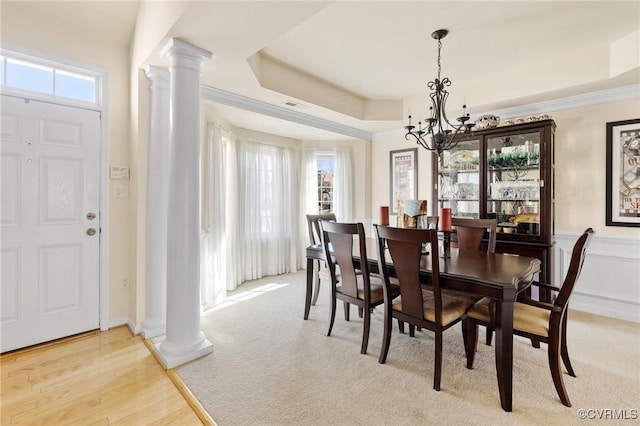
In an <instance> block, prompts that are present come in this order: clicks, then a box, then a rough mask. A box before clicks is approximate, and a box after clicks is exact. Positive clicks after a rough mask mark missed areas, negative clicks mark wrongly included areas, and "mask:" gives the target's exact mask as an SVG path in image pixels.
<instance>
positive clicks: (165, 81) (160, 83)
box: [144, 65, 171, 89]
mask: <svg viewBox="0 0 640 426" xmlns="http://www.w3.org/2000/svg"><path fill="white" fill-rule="evenodd" d="M144 73H145V74H146V76H147V78H148V79H149V81H150V82H151V87H158V88H160V89H166V88H168V87H169V82H170V81H171V74H170V73H169V70H168V69H166V68H162V67H157V66H155V65H148V66H147V67H146V68H145V69H144Z"/></svg>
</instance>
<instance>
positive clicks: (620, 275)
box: [554, 231, 640, 323]
mask: <svg viewBox="0 0 640 426" xmlns="http://www.w3.org/2000/svg"><path fill="white" fill-rule="evenodd" d="M579 235H580V233H576V232H563V231H560V232H556V235H555V240H556V245H555V250H554V282H555V283H556V284H558V285H559V284H562V281H563V280H564V276H565V274H566V272H567V268H568V266H569V260H570V259H571V251H572V249H573V245H574V243H575V241H576V240H577V239H578V237H579ZM569 304H570V307H571V309H575V310H578V311H584V312H590V313H593V314H598V315H603V316H607V317H612V318H618V319H623V320H627V321H633V322H637V323H640V239H639V238H637V237H628V236H622V235H611V234H608V235H607V234H600V233H596V234H595V235H594V236H593V238H592V240H591V244H590V245H589V247H588V249H587V255H586V258H585V261H584V266H583V269H582V274H581V275H580V278H579V279H578V282H577V283H576V286H575V288H574V289H573V294H572V295H571V299H570V302H569Z"/></svg>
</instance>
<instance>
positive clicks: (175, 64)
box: [156, 39, 213, 368]
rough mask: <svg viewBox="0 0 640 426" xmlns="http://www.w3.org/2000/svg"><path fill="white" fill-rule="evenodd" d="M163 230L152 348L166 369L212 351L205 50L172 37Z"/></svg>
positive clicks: (168, 50) (167, 48) (166, 52)
mask: <svg viewBox="0 0 640 426" xmlns="http://www.w3.org/2000/svg"><path fill="white" fill-rule="evenodd" d="M162 55H163V56H165V57H166V58H168V59H169V61H170V67H169V68H170V71H171V83H170V85H171V109H170V117H171V144H170V146H171V150H170V165H169V170H170V174H169V211H168V221H169V222H168V224H167V226H168V234H167V333H166V336H165V339H164V341H162V342H160V343H159V344H158V345H157V346H156V350H157V352H158V355H159V357H160V359H161V360H162V362H163V363H164V364H165V366H166V367H167V368H173V367H176V366H178V365H181V364H184V363H186V362H189V361H191V360H193V359H196V358H199V357H201V356H203V355H206V354H208V353H210V352H212V351H213V345H212V344H211V342H209V341H208V340H207V339H206V338H205V336H204V333H203V332H202V331H201V330H200V74H201V71H202V65H203V64H204V62H205V61H206V60H208V59H210V58H211V52H208V51H206V50H203V49H200V48H197V47H195V46H192V45H190V44H188V43H185V42H183V41H180V40H177V39H172V40H171V41H169V43H168V44H167V45H166V46H165V48H164V49H163V50H162Z"/></svg>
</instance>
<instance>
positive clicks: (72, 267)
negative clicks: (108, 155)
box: [0, 95, 101, 352]
mask: <svg viewBox="0 0 640 426" xmlns="http://www.w3.org/2000/svg"><path fill="white" fill-rule="evenodd" d="M1 102H2V103H1V105H0V111H1V113H2V114H1V115H2V127H1V145H2V181H1V191H2V204H1V209H0V210H1V212H0V232H1V234H0V239H1V241H2V250H1V251H2V260H1V264H0V267H1V268H2V269H1V270H2V293H1V299H2V300H1V307H2V312H1V317H2V334H1V335H0V339H1V346H2V348H1V351H2V352H5V351H9V350H13V349H17V348H21V347H25V346H29V345H33V344H36V343H41V342H46V341H49V340H53V339H57V338H60V337H65V336H69V335H72V334H76V333H80V332H83V331H87V330H93V329H96V328H98V327H99V246H100V215H99V200H100V193H99V190H100V170H99V164H100V126H101V124H100V113H99V112H96V111H89V110H84V109H79V108H73V107H67V106H60V105H54V104H49V103H44V102H38V101H33V100H30V101H29V100H25V99H21V98H15V97H10V96H6V95H2V96H1ZM94 232H95V233H94Z"/></svg>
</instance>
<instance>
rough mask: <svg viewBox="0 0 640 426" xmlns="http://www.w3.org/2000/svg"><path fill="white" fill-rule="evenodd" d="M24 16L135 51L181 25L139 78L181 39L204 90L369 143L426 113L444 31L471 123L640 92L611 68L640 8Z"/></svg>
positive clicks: (266, 7) (453, 105) (278, 125)
mask: <svg viewBox="0 0 640 426" xmlns="http://www.w3.org/2000/svg"><path fill="white" fill-rule="evenodd" d="M3 3H5V4H6V2H5V1H3ZM26 3H31V5H30V6H29V7H31V8H32V9H33V11H34V13H37V12H38V11H40V12H41V13H47V14H50V15H51V16H52V17H53V16H55V18H56V19H59V20H61V22H62V21H64V20H65V19H67V20H68V22H76V23H77V22H78V21H79V18H78V14H82V15H83V16H84V18H85V19H84V20H81V21H83V22H88V23H89V24H90V25H86V28H84V29H83V31H93V32H97V33H98V32H99V33H100V37H105V38H108V37H114V38H117V42H118V43H124V42H126V40H127V39H128V40H129V42H131V40H135V38H134V37H135V36H134V34H135V25H136V17H137V19H138V22H141V18H140V16H137V15H138V14H140V15H141V16H142V15H147V16H148V17H152V16H163V15H162V13H163V11H164V12H166V13H172V14H173V16H172V17H171V19H169V20H166V22H169V23H168V24H166V23H165V25H166V30H161V31H160V30H158V31H159V34H157V35H156V39H155V40H153V41H152V43H154V44H155V46H154V49H153V51H152V52H151V53H150V54H149V55H148V56H147V57H145V58H144V64H141V65H146V64H154V65H166V64H167V63H166V61H165V60H164V59H162V58H161V57H160V56H159V55H158V51H159V49H160V48H161V47H163V46H164V44H165V43H166V42H167V41H168V40H169V38H171V37H176V38H180V39H182V40H183V41H186V42H188V43H191V44H193V45H195V46H198V47H200V48H202V49H206V50H209V51H211V52H212V53H213V58H212V59H211V60H210V61H208V62H207V63H206V64H205V67H204V70H203V76H202V83H203V84H204V85H207V86H210V87H213V88H216V89H220V90H222V91H224V92H230V93H231V94H234V95H237V96H239V97H241V98H242V99H244V100H245V101H246V102H245V103H249V104H251V103H252V102H253V101H255V102H257V103H259V104H261V105H266V106H275V110H284V111H285V112H286V111H287V110H286V109H289V110H291V111H293V114H294V115H299V114H305V115H308V116H311V117H312V118H314V119H318V120H321V121H322V122H328V123H336V124H338V125H340V126H347V127H350V128H354V129H359V130H363V131H365V132H370V133H377V132H384V131H390V130H394V129H399V128H401V127H402V126H403V124H404V120H403V117H405V116H406V115H407V113H408V112H409V111H411V112H412V113H413V114H414V116H420V117H423V116H424V115H426V114H427V110H428V105H427V100H428V97H427V96H428V93H427V88H426V83H427V82H428V81H430V80H433V79H434V78H435V76H436V73H437V67H436V56H437V42H436V41H435V40H433V39H432V38H431V36H430V34H431V33H432V32H433V31H435V30H437V29H440V28H446V29H448V30H449V31H450V33H449V35H448V36H447V37H446V38H445V39H444V40H443V41H442V42H443V47H442V76H443V77H444V76H447V77H449V78H450V79H451V81H452V85H451V87H450V88H449V89H450V92H451V96H450V99H449V108H448V110H450V111H451V113H450V115H455V113H457V112H459V109H460V106H461V105H462V104H463V103H466V104H467V105H468V106H469V109H470V111H471V113H472V117H473V116H476V115H478V114H481V113H484V112H489V111H495V110H500V109H506V108H511V107H516V106H521V105H526V104H529V103H533V102H541V101H545V100H552V99H557V98H559V97H566V96H573V95H580V94H584V93H589V92H593V91H597V90H603V89H611V88H617V87H624V86H629V85H634V84H639V83H640V69H639V68H638V64H637V63H635V65H634V66H632V67H631V69H629V70H627V71H626V72H623V73H621V74H619V75H611V74H610V66H609V65H610V63H609V61H610V53H611V44H612V43H615V42H618V41H619V40H621V39H623V38H624V37H626V36H629V35H631V34H632V33H634V32H637V31H640V2H638V1H621V2H615V1H602V2H600V1H566V2H562V1H495V2H485V1H448V2H435V1H406V2H403V1H334V2H315V1H292V2H285V1H197V2H178V3H175V2H173V3H168V2H161V1H153V2H144V3H138V2H117V1H102V2H80V3H78V2H26ZM97 5H98V6H97ZM170 5H171V6H170ZM176 5H178V6H176ZM3 7H4V6H3ZM87 18H89V19H87ZM113 28H119V31H116V32H114V31H113ZM629 55H630V56H632V57H633V55H640V53H639V52H629ZM287 102H293V103H297V104H300V105H302V106H301V107H300V106H299V107H290V106H287V105H286V103H287ZM262 103H264V104H262ZM208 108H210V109H212V110H213V111H215V113H216V114H217V115H219V116H220V117H222V118H223V119H224V120H225V121H227V122H229V123H230V124H232V125H234V126H237V127H242V128H247V129H252V130H257V131H262V132H266V133H272V134H277V135H282V136H286V137H291V138H295V139H303V140H316V139H317V140H327V139H328V140H336V139H344V138H346V137H345V136H344V135H343V134H337V133H336V132H329V131H326V130H320V129H317V128H315V127H313V126H312V127H310V126H308V125H301V124H297V123H294V122H291V121H289V120H286V119H277V118H273V117H271V116H268V115H264V114H257V113H255V112H251V111H246V110H244V109H242V108H237V107H232V106H228V105H223V104H221V103H219V102H210V103H209V105H208ZM271 109H274V108H271ZM285 115H286V114H285Z"/></svg>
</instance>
